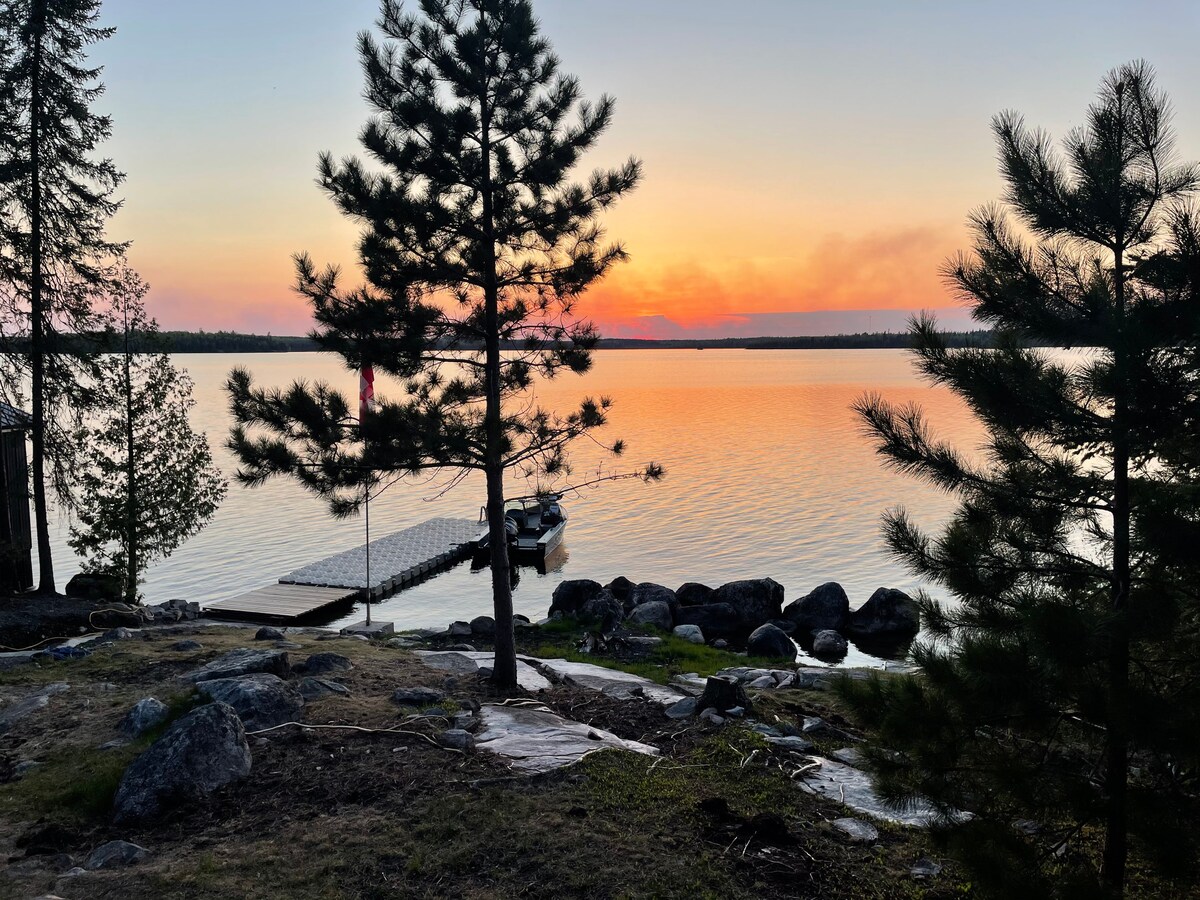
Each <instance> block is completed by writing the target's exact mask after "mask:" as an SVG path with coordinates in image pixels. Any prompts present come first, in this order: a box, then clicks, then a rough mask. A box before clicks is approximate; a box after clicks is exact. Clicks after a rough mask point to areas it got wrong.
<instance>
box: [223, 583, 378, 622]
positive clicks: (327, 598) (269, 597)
mask: <svg viewBox="0 0 1200 900" xmlns="http://www.w3.org/2000/svg"><path fill="white" fill-rule="evenodd" d="M357 593H358V592H357V591H353V590H347V589H346V588H328V587H315V586H313V585H308V584H271V585H268V586H267V587H264V588H259V589H258V590H255V591H250V592H248V593H245V594H241V595H240V596H237V597H233V598H232V599H229V600H218V601H216V602H215V603H208V604H205V606H204V611H205V612H206V613H209V614H210V615H214V616H217V617H227V618H251V619H278V620H284V621H295V620H296V619H302V618H304V617H305V616H311V615H313V614H314V613H317V612H320V611H321V610H323V609H325V608H326V607H329V606H334V605H336V604H338V603H343V602H345V601H347V600H349V599H351V598H352V597H354V595H355V594H357Z"/></svg>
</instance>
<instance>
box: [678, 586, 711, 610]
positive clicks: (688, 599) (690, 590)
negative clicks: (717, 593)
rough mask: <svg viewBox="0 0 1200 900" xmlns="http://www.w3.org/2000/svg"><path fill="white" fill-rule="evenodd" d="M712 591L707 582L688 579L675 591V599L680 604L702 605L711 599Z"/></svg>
mask: <svg viewBox="0 0 1200 900" xmlns="http://www.w3.org/2000/svg"><path fill="white" fill-rule="evenodd" d="M712 592H713V589H712V588H710V587H709V586H708V585H707V584H700V583H698V582H695V581H688V582H686V583H684V584H681V585H680V586H679V588H678V589H677V590H676V591H675V599H677V600H678V601H679V605H680V606H702V605H703V604H705V603H708V602H709V601H710V600H711V599H712Z"/></svg>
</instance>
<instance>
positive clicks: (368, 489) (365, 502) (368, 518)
mask: <svg viewBox="0 0 1200 900" xmlns="http://www.w3.org/2000/svg"><path fill="white" fill-rule="evenodd" d="M363 493H364V494H365V495H366V496H365V497H364V498H363V509H364V510H365V512H366V515H365V517H364V518H365V519H366V530H367V535H366V540H367V547H366V550H367V627H368V628H370V627H371V477H370V473H369V472H368V473H367V487H366V490H365V491H364V492H363Z"/></svg>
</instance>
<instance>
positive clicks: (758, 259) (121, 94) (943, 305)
mask: <svg viewBox="0 0 1200 900" xmlns="http://www.w3.org/2000/svg"><path fill="white" fill-rule="evenodd" d="M534 6H535V10H536V12H537V14H538V16H539V17H540V19H541V21H542V24H543V29H544V32H545V34H546V36H547V37H549V38H550V40H551V42H552V43H553V45H554V47H555V50H556V52H557V53H558V54H559V56H560V57H561V58H562V61H563V67H564V69H565V70H566V71H568V72H573V73H575V74H576V75H578V76H579V77H580V79H581V81H582V86H583V90H584V93H585V95H586V96H588V97H591V98H596V97H598V96H599V95H600V94H601V93H609V94H612V95H614V96H615V97H616V98H617V111H616V118H615V122H614V124H613V127H612V128H611V130H610V131H609V133H608V134H607V135H606V136H605V138H604V139H603V141H602V143H601V145H600V147H599V149H598V150H597V152H596V153H595V154H594V157H593V159H591V160H590V161H589V163H590V165H609V164H614V163H618V162H620V161H622V160H623V159H625V158H626V157H628V156H630V155H636V156H638V157H640V158H641V159H642V160H643V161H644V163H645V170H646V178H645V182H644V184H643V186H642V187H641V188H640V189H639V190H638V191H637V192H636V193H634V194H633V195H631V196H630V197H629V198H628V199H627V200H625V201H624V202H623V203H622V204H621V205H620V206H619V207H618V208H617V209H616V210H615V211H614V212H613V213H611V214H610V215H609V216H608V218H607V223H608V228H609V233H610V235H611V236H612V237H614V238H618V239H620V240H621V241H622V242H623V243H625V244H626V246H627V247H628V249H629V251H630V253H631V254H632V257H633V259H632V261H631V262H630V263H629V264H627V265H626V266H624V267H623V268H621V269H620V270H619V271H617V272H615V273H614V274H613V275H611V276H610V277H609V278H608V279H607V280H606V281H605V282H604V283H602V284H601V285H600V286H598V287H596V288H594V289H593V290H592V291H591V292H590V293H589V294H588V295H587V297H586V298H585V299H584V301H583V302H582V303H581V305H580V311H581V312H582V313H583V314H585V315H587V316H589V317H591V318H593V319H594V320H596V321H597V322H598V323H599V324H600V326H601V329H602V330H603V331H604V332H605V333H606V334H609V335H613V336H646V337H677V336H698V337H713V336H726V335H760V334H773V335H780V334H812V333H818V334H821V333H831V332H832V333H836V332H841V331H857V330H866V329H868V328H873V329H876V330H883V329H887V328H891V329H897V328H899V327H901V326H902V324H903V321H904V318H905V316H906V315H907V314H908V313H909V312H911V311H913V310H917V309H923V308H928V309H940V310H941V312H940V315H942V317H943V321H945V322H946V324H948V325H961V324H963V323H964V321H965V319H964V316H963V314H962V312H961V311H960V310H958V309H956V308H953V306H952V302H953V301H952V299H951V298H950V297H949V296H948V295H947V293H946V291H945V289H944V287H943V286H942V285H941V283H940V281H939V279H938V275H937V270H938V267H939V265H940V264H941V262H942V261H943V260H944V259H945V258H946V257H947V256H948V255H950V254H951V253H952V252H953V251H955V250H956V249H959V248H961V247H964V246H966V241H967V235H966V232H965V230H964V227H963V222H964V220H965V217H966V215H967V213H968V212H969V211H970V210H971V209H972V208H973V207H975V206H978V205H980V204H982V203H984V202H987V201H990V200H993V199H995V198H997V197H998V196H999V193H1000V182H999V179H998V177H997V175H996V171H995V161H994V149H993V144H992V140H991V135H990V133H989V130H988V122H989V119H990V118H991V116H992V115H993V114H995V113H996V112H998V111H1000V110H1002V109H1006V108H1013V109H1017V110H1020V111H1021V112H1022V113H1024V114H1025V115H1026V117H1027V118H1028V120H1029V121H1030V122H1031V123H1034V124H1037V125H1040V126H1044V127H1046V128H1047V129H1049V130H1050V131H1051V132H1052V133H1054V134H1055V135H1056V136H1061V135H1062V134H1063V133H1064V132H1065V131H1066V130H1067V129H1068V128H1070V127H1071V126H1073V125H1077V124H1079V123H1080V122H1081V121H1082V118H1083V114H1084V110H1085V108H1086V105H1087V104H1088V102H1089V101H1090V100H1091V99H1092V97H1093V95H1094V92H1095V89H1096V87H1097V85H1098V84H1099V81H1100V79H1101V78H1102V77H1103V76H1104V74H1105V72H1106V71H1107V70H1108V69H1110V68H1112V67H1114V66H1117V65H1119V64H1121V63H1123V62H1126V61H1128V60H1130V59H1134V58H1139V57H1143V58H1146V59H1147V60H1149V61H1150V62H1151V63H1152V64H1154V65H1155V67H1156V68H1157V69H1158V73H1159V80H1160V85H1161V86H1162V87H1163V88H1165V89H1166V90H1167V92H1168V93H1169V94H1170V95H1171V97H1172V98H1173V100H1174V103H1175V107H1176V120H1175V122H1176V127H1177V131H1178V136H1179V148H1180V151H1181V153H1182V155H1183V156H1185V157H1188V158H1193V159H1195V158H1200V94H1198V93H1197V91H1198V88H1197V85H1200V54H1197V53H1196V46H1195V36H1196V34H1197V33H1198V30H1200V4H1197V3H1195V2H1156V3H1154V4H1129V3H1115V2H1108V0H1091V2H1079V3H1074V2H1072V3H1047V2H1006V3H988V4H984V3H976V2H963V0H954V2H895V0H891V2H865V0H862V2H852V0H851V2H844V3H831V2H808V0H742V2H717V0H604V2H599V0H591V2H584V0H535V3H534ZM103 11H104V21H105V23H106V24H109V25H113V26H116V28H117V34H116V35H115V36H114V37H113V38H112V39H110V40H109V41H107V42H105V43H104V44H102V45H100V46H99V47H97V48H96V49H95V51H94V54H93V60H94V61H95V62H97V63H100V64H103V65H104V66H105V74H104V81H105V83H106V85H107V89H108V90H107V94H106V96H105V97H104V98H103V99H102V100H101V101H100V103H99V104H98V108H99V109H101V110H102V111H104V112H107V113H110V114H111V115H112V116H113V119H114V138H113V140H112V141H111V142H110V143H109V144H108V145H107V147H106V148H105V149H106V152H107V153H108V154H109V155H111V156H112V157H113V158H114V160H115V161H116V163H117V165H118V166H119V167H120V168H122V169H123V170H124V171H125V172H127V173H128V180H127V181H126V183H125V185H124V187H123V190H122V194H123V196H124V198H125V208H124V210H123V211H122V212H121V213H120V214H119V215H118V217H117V218H116V220H115V221H114V223H113V225H112V229H111V234H112V236H113V237H114V238H117V239H128V240H132V241H133V247H132V250H131V258H132V262H133V264H134V265H135V267H136V268H137V269H138V270H139V271H140V272H141V273H142V275H143V277H145V278H146V279H147V280H148V281H149V282H150V283H151V285H152V293H151V301H150V302H151V309H152V311H153V313H154V314H155V315H156V316H157V317H158V319H159V321H160V323H161V324H162V325H163V326H164V327H166V328H190V329H198V328H204V329H206V330H216V329H236V330H240V331H256V332H266V331H271V332H273V333H275V334H300V333H304V332H305V331H307V330H308V327H309V318H308V313H307V309H306V307H305V304H304V302H303V300H301V299H300V298H299V297H297V296H296V295H294V294H293V293H292V291H291V281H292V264H291V261H290V257H291V254H293V253H295V252H297V251H301V250H303V251H307V252H309V253H310V254H312V256H313V257H314V258H315V259H316V260H317V261H318V262H335V263H339V264H342V265H343V266H344V267H346V268H348V269H351V268H352V267H353V260H354V254H353V244H354V240H355V234H356V226H354V225H353V224H352V223H349V222H347V221H345V220H344V219H342V217H340V216H339V215H338V213H337V212H336V211H335V210H334V208H333V206H332V204H331V203H330V201H329V200H328V199H327V198H326V197H325V196H323V195H322V193H321V192H320V191H319V190H318V189H317V188H316V186H315V184H314V181H313V179H314V175H315V167H316V160H317V155H318V153H319V152H321V151H323V150H329V151H332V152H333V153H334V154H336V155H339V156H342V155H346V154H350V153H357V152H358V147H357V143H356V136H357V133H358V131H359V129H360V128H361V126H362V124H363V122H364V121H365V118H366V115H367V109H366V105H365V103H364V102H363V101H362V99H361V97H360V95H361V76H360V72H359V66H358V59H357V56H356V54H355V50H354V36H355V33H356V32H358V31H360V30H362V29H364V28H367V27H368V26H370V25H371V24H372V23H373V22H374V19H375V18H376V15H377V12H378V4H377V2H376V0H239V2H233V0H206V2H204V3H177V2H163V0H106V2H105V3H104V6H103ZM589 167H590V166H589ZM581 174H585V173H583V172H581ZM947 307H949V308H947Z"/></svg>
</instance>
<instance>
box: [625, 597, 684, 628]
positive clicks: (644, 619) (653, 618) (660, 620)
mask: <svg viewBox="0 0 1200 900" xmlns="http://www.w3.org/2000/svg"><path fill="white" fill-rule="evenodd" d="M625 621H626V622H628V623H629V624H631V625H651V626H653V627H655V628H657V629H659V630H660V631H670V630H671V629H672V628H674V627H675V621H674V618H673V617H672V615H671V607H670V606H668V605H667V604H666V603H665V602H663V601H661V600H651V601H650V602H649V603H641V604H639V605H637V606H635V607H634V608H633V612H631V613H630V614H629V615H628V616H627V617H626V619H625Z"/></svg>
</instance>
